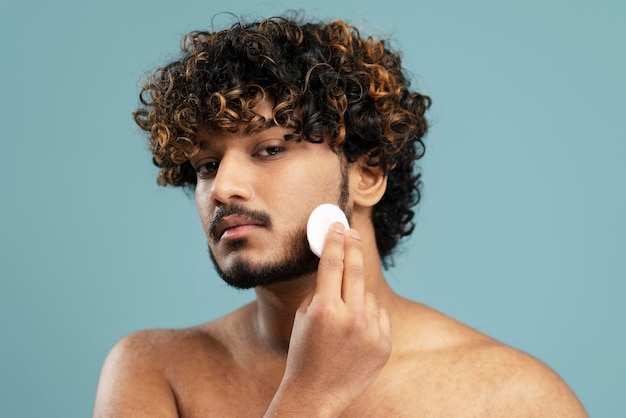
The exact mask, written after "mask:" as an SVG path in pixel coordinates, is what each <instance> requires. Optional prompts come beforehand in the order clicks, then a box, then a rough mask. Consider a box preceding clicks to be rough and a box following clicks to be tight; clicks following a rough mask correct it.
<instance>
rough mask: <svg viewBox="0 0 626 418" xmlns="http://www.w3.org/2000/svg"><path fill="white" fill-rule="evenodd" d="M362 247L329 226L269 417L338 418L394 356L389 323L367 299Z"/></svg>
mask: <svg viewBox="0 0 626 418" xmlns="http://www.w3.org/2000/svg"><path fill="white" fill-rule="evenodd" d="M363 270H364V269H363V254H362V249H361V241H360V238H359V237H358V234H357V233H356V231H355V230H348V231H344V230H343V226H341V224H333V226H332V227H331V230H330V231H329V233H328V234H327V237H326V243H325V245H324V250H323V252H322V255H321V257H320V264H319V268H318V274H317V284H316V288H315V290H314V292H313V293H312V294H311V295H309V297H308V298H306V299H305V300H304V301H303V302H302V304H301V305H300V307H299V309H298V311H297V313H296V317H295V321H294V325H293V330H292V334H291V340H290V346H289V352H288V354H287V365H286V370H285V374H284V376H283V379H282V381H281V384H280V386H279V388H278V391H277V392H276V394H275V396H274V398H273V400H272V403H271V404H270V407H269V409H268V410H267V412H266V414H265V416H266V417H279V416H298V417H335V416H339V415H340V414H341V412H342V411H344V410H345V409H346V408H347V407H348V406H349V405H350V404H351V403H352V402H353V401H354V400H355V399H357V398H358V397H359V396H360V395H361V394H363V393H364V392H365V391H366V390H367V388H368V387H369V386H370V385H371V384H372V383H373V382H374V380H375V379H376V377H377V376H378V374H379V373H380V371H381V370H382V368H383V366H384V365H385V363H386V362H387V360H388V359H389V356H390V354H391V321H390V319H389V314H388V312H387V311H386V310H385V309H383V308H379V306H378V303H377V301H376V298H375V296H374V295H373V294H370V293H367V292H366V291H365V281H364V271H363Z"/></svg>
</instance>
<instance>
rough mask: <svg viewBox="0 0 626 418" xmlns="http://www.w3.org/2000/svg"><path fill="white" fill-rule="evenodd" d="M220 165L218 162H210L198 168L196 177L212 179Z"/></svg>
mask: <svg viewBox="0 0 626 418" xmlns="http://www.w3.org/2000/svg"><path fill="white" fill-rule="evenodd" d="M219 166H220V163H219V162H218V161H210V162H208V163H204V164H201V165H199V166H197V167H196V176H197V177H198V178H199V179H207V178H211V177H213V176H214V175H215V173H216V172H217V169H218V168H219Z"/></svg>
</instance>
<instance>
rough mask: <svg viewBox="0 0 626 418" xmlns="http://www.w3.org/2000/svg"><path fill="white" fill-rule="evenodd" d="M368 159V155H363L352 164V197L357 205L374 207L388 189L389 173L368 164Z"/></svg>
mask: <svg viewBox="0 0 626 418" xmlns="http://www.w3.org/2000/svg"><path fill="white" fill-rule="evenodd" d="M367 161H368V158H367V156H363V157H362V158H359V159H358V160H357V161H355V162H354V163H353V164H352V165H351V166H350V186H351V198H352V201H353V202H354V204H355V205H359V206H363V207H372V206H374V205H375V204H376V203H378V202H379V201H380V199H382V197H383V195H384V194H385V190H387V175H386V174H384V172H383V170H382V169H381V168H380V167H372V166H370V165H368V164H367Z"/></svg>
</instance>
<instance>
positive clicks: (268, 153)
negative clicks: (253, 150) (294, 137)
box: [257, 146, 285, 157]
mask: <svg viewBox="0 0 626 418" xmlns="http://www.w3.org/2000/svg"><path fill="white" fill-rule="evenodd" d="M284 151H285V147H280V146H271V147H265V148H262V149H260V150H259V151H258V152H257V156H258V157H274V156H276V155H277V154H280V153H281V152H284Z"/></svg>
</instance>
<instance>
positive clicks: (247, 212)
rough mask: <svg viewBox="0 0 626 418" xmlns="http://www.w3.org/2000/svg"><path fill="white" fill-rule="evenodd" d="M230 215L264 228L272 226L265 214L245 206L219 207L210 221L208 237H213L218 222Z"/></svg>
mask: <svg viewBox="0 0 626 418" xmlns="http://www.w3.org/2000/svg"><path fill="white" fill-rule="evenodd" d="M230 215H237V216H241V217H244V218H248V219H250V220H253V221H255V222H259V223H261V224H263V225H265V226H271V225H272V221H271V219H270V216H269V215H268V214H267V213H265V212H262V211H257V210H252V209H248V208H246V207H245V206H241V205H231V206H228V207H226V206H221V207H219V208H218V209H217V211H215V217H214V218H213V220H212V221H211V226H210V227H209V236H210V237H211V238H213V237H214V235H215V230H216V229H217V225H218V224H219V223H220V221H221V220H222V219H223V218H224V217H226V216H230Z"/></svg>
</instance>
